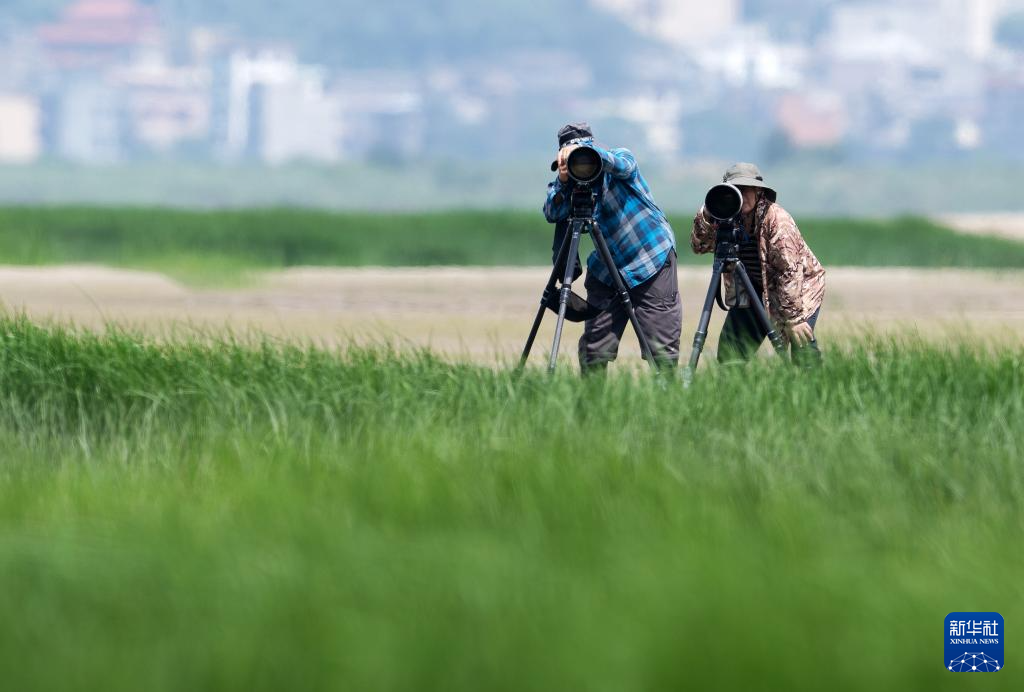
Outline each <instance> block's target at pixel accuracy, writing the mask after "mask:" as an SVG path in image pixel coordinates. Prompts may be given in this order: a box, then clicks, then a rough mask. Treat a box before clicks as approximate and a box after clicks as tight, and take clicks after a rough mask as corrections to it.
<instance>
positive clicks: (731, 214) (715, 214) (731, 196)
mask: <svg viewBox="0 0 1024 692" xmlns="http://www.w3.org/2000/svg"><path fill="white" fill-rule="evenodd" d="M704 208H705V209H706V210H707V212H708V214H710V215H711V217H712V218H714V219H715V220H716V221H729V220H730V219H733V218H735V217H736V216H737V215H739V213H740V210H741V209H742V208H743V193H742V192H740V189H739V188H738V187H736V186H735V185H729V184H728V183H722V184H721V185H715V186H714V187H713V188H711V189H710V190H708V194H707V197H705V198H704Z"/></svg>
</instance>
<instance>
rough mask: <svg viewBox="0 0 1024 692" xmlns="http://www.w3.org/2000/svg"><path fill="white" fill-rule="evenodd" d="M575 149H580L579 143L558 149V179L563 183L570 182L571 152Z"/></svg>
mask: <svg viewBox="0 0 1024 692" xmlns="http://www.w3.org/2000/svg"><path fill="white" fill-rule="evenodd" d="M575 149H579V145H578V144H570V145H568V146H564V147H562V148H561V149H559V150H558V179H559V180H560V181H561V182H563V183H567V182H569V154H571V153H572V152H573V151H574V150H575Z"/></svg>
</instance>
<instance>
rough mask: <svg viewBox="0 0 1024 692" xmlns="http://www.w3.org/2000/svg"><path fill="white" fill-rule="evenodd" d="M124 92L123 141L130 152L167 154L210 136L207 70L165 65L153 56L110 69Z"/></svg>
mask: <svg viewBox="0 0 1024 692" xmlns="http://www.w3.org/2000/svg"><path fill="white" fill-rule="evenodd" d="M111 82H112V84H114V85H115V87H116V88H117V89H118V90H119V91H122V92H123V93H124V98H125V117H126V119H127V120H126V123H125V124H126V125H127V127H128V130H129V132H128V136H130V139H131V144H132V145H133V146H134V147H136V148H141V149H143V150H149V151H155V152H158V153H160V152H167V151H170V150H172V149H173V148H175V147H176V146H178V145H181V144H182V143H186V142H204V143H205V142H206V141H207V140H208V138H209V133H210V71H209V70H208V69H205V68H202V67H191V66H185V67H182V66H174V65H169V64H167V62H165V60H164V59H163V56H162V55H161V54H159V53H154V54H153V55H151V56H149V58H148V59H146V60H139V61H136V62H133V63H132V64H131V65H129V66H128V67H125V68H122V69H118V70H114V71H113V72H112V73H111Z"/></svg>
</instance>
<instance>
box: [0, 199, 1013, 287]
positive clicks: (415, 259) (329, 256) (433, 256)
mask: <svg viewBox="0 0 1024 692" xmlns="http://www.w3.org/2000/svg"><path fill="white" fill-rule="evenodd" d="M799 221H800V226H801V229H802V230H803V232H804V234H805V236H806V237H807V240H808V242H809V243H810V245H811V247H812V248H813V249H814V251H815V252H816V253H817V255H818V257H819V258H820V259H821V260H822V262H824V263H825V264H826V265H830V266H836V265H849V266H910V267H947V266H948V267H984V268H1020V267H1024V244H1021V243H1016V242H1013V241H1009V240H1004V239H998V238H980V237H967V236H963V235H959V234H957V233H955V232H953V231H951V230H949V229H946V228H942V227H939V226H936V225H935V224H933V223H931V222H928V221H925V220H923V219H917V218H899V219H890V220H874V221H873V220H853V219H813V218H805V219H800V220H799ZM690 224H691V218H690V217H684V216H680V217H673V218H672V225H673V227H674V229H675V231H676V236H677V240H678V242H679V246H680V253H679V254H680V259H681V261H683V262H691V263H702V262H707V261H708V258H707V257H706V256H705V257H695V256H693V255H692V253H690V251H689V233H690ZM551 235H552V233H551V227H550V226H549V225H548V224H547V223H545V221H544V219H543V218H542V217H541V215H540V212H539V211H538V212H537V213H533V214H531V213H524V212H480V211H460V212H438V213H427V214H400V215H394V214H390V215H389V214H365V213H345V214H340V213H329V212H319V211H309V210H297V209H264V210H248V211H204V212H197V211H180V210H169V209H139V208H89V207H67V208H33V207H8V208H0V261H2V262H4V263H6V264H56V263H67V262H98V263H105V264H112V265H116V266H130V267H143V268H155V269H161V270H166V271H171V272H173V273H177V274H183V275H185V276H188V275H190V274H191V275H197V274H200V275H201V274H203V273H218V272H223V271H224V270H225V269H227V270H234V271H238V270H242V269H246V268H254V269H261V268H278V267H290V266H296V265H328V266H365V265H379V266H419V265H538V264H544V263H547V262H550V261H551Z"/></svg>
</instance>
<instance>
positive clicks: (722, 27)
mask: <svg viewBox="0 0 1024 692" xmlns="http://www.w3.org/2000/svg"><path fill="white" fill-rule="evenodd" d="M591 3H592V4H594V5H596V6H598V7H601V8H603V9H606V10H608V11H610V12H614V13H615V14H617V15H618V16H619V17H620V18H621V19H622V21H623V22H625V23H626V24H629V25H630V26H632V27H633V28H634V29H635V30H637V31H639V32H641V33H644V34H647V35H649V36H654V37H657V38H658V39H660V40H662V41H665V42H666V43H669V44H672V45H676V46H692V45H700V44H704V43H706V42H708V41H709V40H713V39H715V38H718V37H720V36H722V35H723V34H725V33H726V32H728V31H730V30H732V29H734V28H737V27H738V26H739V20H740V0H713V1H712V2H680V0H591Z"/></svg>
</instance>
